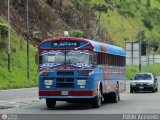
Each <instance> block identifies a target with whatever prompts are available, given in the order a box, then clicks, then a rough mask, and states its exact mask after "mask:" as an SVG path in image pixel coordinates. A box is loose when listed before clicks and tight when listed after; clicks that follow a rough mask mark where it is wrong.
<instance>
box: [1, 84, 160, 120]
mask: <svg viewBox="0 0 160 120" xmlns="http://www.w3.org/2000/svg"><path fill="white" fill-rule="evenodd" d="M159 83H160V81H159ZM159 90H160V84H159ZM0 96H1V97H0V108H1V109H0V114H4V113H7V114H39V115H40V114H43V115H44V114H45V115H46V114H47V115H50V114H52V115H53V114H54V115H60V116H61V115H62V114H65V115H77V114H80V115H82V114H83V115H87V114H91V115H93V116H94V115H97V114H104V115H105V114H123V115H124V114H141V113H142V114H160V92H156V93H150V92H147V93H145V92H144V93H133V94H131V93H129V82H127V90H126V92H124V93H121V100H120V102H119V103H107V104H106V103H103V104H102V106H101V107H100V108H98V109H93V108H92V107H91V106H90V105H89V104H82V103H81V104H78V103H76V104H73V103H66V102H57V104H56V108H55V109H48V108H47V107H46V104H45V100H44V99H42V100H39V99H38V89H37V88H29V89H27V88H26V89H18V90H1V91H0ZM93 116H92V117H93ZM61 117H62V116H61ZM65 118H66V117H64V119H65ZM73 118H74V117H73ZM104 118H106V117H105V116H104ZM61 119H62V118H61ZM93 119H96V116H95V117H93ZM159 119H160V118H159ZM70 120H72V119H71V118H70Z"/></svg>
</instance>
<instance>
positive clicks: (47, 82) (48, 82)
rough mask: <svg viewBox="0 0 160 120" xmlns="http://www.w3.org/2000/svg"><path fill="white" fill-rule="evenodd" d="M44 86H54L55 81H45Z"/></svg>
mask: <svg viewBox="0 0 160 120" xmlns="http://www.w3.org/2000/svg"><path fill="white" fill-rule="evenodd" d="M44 84H45V85H52V84H53V80H44Z"/></svg>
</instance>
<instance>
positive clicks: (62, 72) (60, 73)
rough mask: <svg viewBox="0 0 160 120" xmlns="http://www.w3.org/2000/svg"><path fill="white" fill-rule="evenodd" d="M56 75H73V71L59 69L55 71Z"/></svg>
mask: <svg viewBox="0 0 160 120" xmlns="http://www.w3.org/2000/svg"><path fill="white" fill-rule="evenodd" d="M57 76H74V72H66V71H65V72H64V71H59V72H57Z"/></svg>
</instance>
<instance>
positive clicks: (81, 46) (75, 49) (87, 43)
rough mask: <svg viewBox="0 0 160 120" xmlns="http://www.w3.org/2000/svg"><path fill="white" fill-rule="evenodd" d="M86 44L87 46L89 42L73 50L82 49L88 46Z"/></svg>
mask: <svg viewBox="0 0 160 120" xmlns="http://www.w3.org/2000/svg"><path fill="white" fill-rule="evenodd" d="M88 44H89V42H88V43H86V44H84V45H82V46H80V47H77V48H74V50H78V49H80V48H82V47H84V46H86V45H88Z"/></svg>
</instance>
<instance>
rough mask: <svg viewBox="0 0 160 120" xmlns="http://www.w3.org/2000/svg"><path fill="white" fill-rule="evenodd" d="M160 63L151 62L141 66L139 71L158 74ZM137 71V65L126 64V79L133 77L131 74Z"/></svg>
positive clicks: (159, 72) (159, 74)
mask: <svg viewBox="0 0 160 120" xmlns="http://www.w3.org/2000/svg"><path fill="white" fill-rule="evenodd" d="M159 68H160V64H152V65H149V66H142V69H141V71H142V72H152V73H153V74H154V75H155V76H160V70H159ZM137 72H139V67H138V66H129V65H127V67H126V77H127V80H130V79H131V78H133V76H134V75H135V74H136V73H137Z"/></svg>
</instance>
